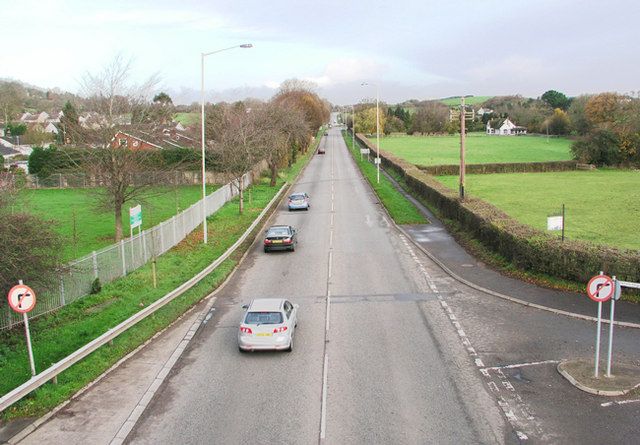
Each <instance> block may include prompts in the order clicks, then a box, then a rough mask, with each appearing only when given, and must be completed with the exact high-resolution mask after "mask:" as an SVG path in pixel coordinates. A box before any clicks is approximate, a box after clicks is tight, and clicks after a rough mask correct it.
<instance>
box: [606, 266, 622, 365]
mask: <svg viewBox="0 0 640 445" xmlns="http://www.w3.org/2000/svg"><path fill="white" fill-rule="evenodd" d="M613 283H614V284H613V288H614V292H613V298H612V299H611V317H610V319H609V353H608V354H607V355H608V357H607V377H611V356H612V355H613V317H614V314H615V311H616V300H618V299H620V294H621V293H622V292H621V290H622V289H621V287H620V282H619V281H618V280H617V279H616V276H615V275H614V276H613Z"/></svg>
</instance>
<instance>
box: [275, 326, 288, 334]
mask: <svg viewBox="0 0 640 445" xmlns="http://www.w3.org/2000/svg"><path fill="white" fill-rule="evenodd" d="M286 330H287V327H286V326H280V327H279V328H275V329H274V330H273V333H274V334H279V333H280V332H284V331H286Z"/></svg>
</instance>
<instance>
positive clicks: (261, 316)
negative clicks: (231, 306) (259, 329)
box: [244, 312, 282, 324]
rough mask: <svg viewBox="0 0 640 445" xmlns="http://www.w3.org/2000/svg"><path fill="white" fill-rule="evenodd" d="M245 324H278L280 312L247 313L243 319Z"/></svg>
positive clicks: (280, 316)
mask: <svg viewBox="0 0 640 445" xmlns="http://www.w3.org/2000/svg"><path fill="white" fill-rule="evenodd" d="M244 322H245V323H246V324H280V323H282V313H280V312H247V316H246V317H245V318H244Z"/></svg>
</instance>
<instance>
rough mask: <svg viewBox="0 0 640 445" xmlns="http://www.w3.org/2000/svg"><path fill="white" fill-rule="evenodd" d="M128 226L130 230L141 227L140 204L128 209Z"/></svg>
mask: <svg viewBox="0 0 640 445" xmlns="http://www.w3.org/2000/svg"><path fill="white" fill-rule="evenodd" d="M129 224H130V225H131V228H132V229H133V228H135V227H138V226H141V225H142V206H141V205H140V204H138V205H137V206H135V207H130V208H129Z"/></svg>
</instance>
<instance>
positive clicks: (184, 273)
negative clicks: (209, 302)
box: [0, 133, 321, 421]
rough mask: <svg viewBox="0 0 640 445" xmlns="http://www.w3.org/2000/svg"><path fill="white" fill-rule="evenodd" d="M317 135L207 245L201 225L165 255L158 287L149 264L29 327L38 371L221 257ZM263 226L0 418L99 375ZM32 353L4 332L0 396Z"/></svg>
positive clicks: (18, 379)
mask: <svg viewBox="0 0 640 445" xmlns="http://www.w3.org/2000/svg"><path fill="white" fill-rule="evenodd" d="M319 134H321V133H319ZM319 134H318V137H317V139H316V142H315V143H314V144H313V145H312V146H311V147H310V148H309V150H308V151H307V152H306V153H304V154H302V155H300V156H299V157H298V160H297V161H296V163H294V164H293V165H292V166H291V167H290V168H289V169H287V170H284V171H282V172H281V175H280V177H279V180H278V183H277V185H276V187H270V186H269V185H268V184H269V179H268V178H266V177H263V178H261V180H260V182H259V183H258V184H256V185H254V186H252V187H250V188H249V189H248V190H247V195H246V196H245V199H246V201H245V212H244V214H243V215H239V214H238V199H237V198H236V199H234V200H232V201H230V202H229V203H227V204H226V205H225V206H223V207H222V208H221V209H220V210H219V211H218V212H216V213H215V214H214V215H212V216H211V217H209V218H208V222H209V223H208V233H209V240H210V241H209V244H207V245H204V244H203V243H202V242H201V240H202V233H201V231H199V230H197V229H196V230H195V231H194V232H192V233H191V234H190V235H189V236H188V237H187V238H186V239H185V240H183V242H181V243H180V244H179V245H177V246H176V247H174V248H173V249H172V250H171V251H169V252H167V253H165V254H164V255H162V256H161V257H159V258H158V260H157V270H158V287H157V289H154V288H153V285H152V282H153V281H152V274H151V265H150V264H148V265H147V266H145V267H142V268H140V269H138V270H136V271H134V272H132V273H131V274H129V275H128V276H127V277H125V278H122V279H119V280H116V281H114V282H112V283H110V284H107V285H105V286H103V288H102V291H101V292H100V293H98V294H95V295H90V296H87V297H85V298H83V299H81V300H79V301H77V302H75V303H73V304H71V305H68V306H65V307H64V308H62V309H60V310H58V311H56V312H53V313H50V314H47V315H43V316H41V317H38V318H36V319H33V320H32V321H31V322H30V327H31V337H32V342H33V351H34V357H35V362H36V370H37V371H42V370H44V369H45V368H47V367H49V366H51V365H52V364H54V363H56V362H58V361H60V360H61V359H63V358H64V357H66V356H68V355H69V354H71V353H72V352H74V351H76V350H77V349H79V348H80V347H82V346H84V345H85V344H87V343H88V342H90V341H91V340H93V339H95V338H97V337H99V336H100V335H102V334H104V333H105V332H106V331H107V330H109V329H111V328H113V327H114V326H116V325H117V324H119V323H121V322H122V321H124V320H126V319H127V318H129V317H131V316H132V315H133V314H135V313H136V312H138V311H139V310H140V309H141V308H142V307H145V306H148V305H149V304H151V303H153V302H154V301H156V300H158V299H159V298H161V297H162V296H164V295H165V294H167V293H168V292H169V291H171V290H173V289H175V288H176V287H178V286H179V285H181V284H182V283H184V282H185V281H187V280H189V279H190V278H191V277H193V276H194V275H195V274H197V273H198V272H200V271H201V270H203V269H204V268H205V267H206V266H208V265H209V264H211V262H213V261H214V260H215V259H216V258H218V257H220V255H222V253H224V252H225V251H226V250H227V249H228V248H229V247H230V246H231V245H232V244H233V243H234V242H235V241H236V240H237V239H238V238H239V237H240V236H241V235H242V233H244V231H245V230H246V229H247V228H248V227H249V226H250V225H251V223H252V222H253V221H254V220H255V218H256V217H257V216H258V215H259V213H260V212H261V211H262V210H263V209H264V207H265V206H266V205H267V203H268V202H269V201H270V200H271V199H272V198H273V197H274V196H275V194H276V193H277V191H278V190H279V189H280V187H281V186H282V185H283V183H284V182H286V181H291V180H293V179H294V178H295V177H296V176H297V175H298V173H299V172H300V171H301V170H302V168H304V166H305V165H306V164H307V162H308V161H309V159H310V157H311V156H312V155H313V153H314V150H315V146H316V145H317V141H318V140H319ZM259 230H260V229H259V227H258V228H256V229H255V230H254V232H253V234H252V235H253V236H250V237H249V238H248V239H247V241H245V242H244V243H243V245H242V246H241V247H240V248H238V249H237V250H236V252H235V253H234V254H233V255H232V256H231V257H230V258H229V259H227V260H226V261H224V262H223V263H222V264H221V265H220V266H219V267H218V268H217V269H216V270H214V271H213V272H211V273H210V274H209V275H207V276H206V277H205V278H204V279H203V280H202V281H200V283H198V284H197V285H195V286H194V287H193V288H191V289H190V290H188V291H187V292H185V293H184V294H183V295H181V296H180V297H178V298H176V299H175V300H173V301H172V302H170V303H168V304H167V305H166V306H164V307H163V308H161V309H159V310H158V311H156V312H155V313H154V314H153V315H151V316H149V317H147V318H146V319H144V320H142V321H141V322H139V323H138V324H136V325H135V326H133V327H131V328H130V329H129V330H127V331H126V332H125V333H123V334H122V335H120V336H118V337H117V338H116V339H114V341H113V345H107V346H103V347H102V348H100V349H98V350H97V351H95V352H94V353H92V354H91V355H89V356H88V357H87V358H85V359H84V360H82V361H80V362H79V363H76V364H75V365H73V366H72V367H70V368H69V369H67V370H65V371H64V372H62V373H61V374H59V375H58V383H57V384H46V385H43V386H42V387H40V388H38V389H37V390H35V391H33V392H32V393H31V394H30V395H29V396H28V397H25V398H24V399H22V400H20V401H19V402H17V403H16V404H14V405H13V406H11V407H10V408H9V409H7V410H5V411H4V412H2V415H1V417H0V419H2V421H7V420H10V419H15V418H20V417H31V416H39V415H42V414H44V413H46V412H47V411H49V410H51V409H52V408H54V407H55V406H57V405H59V404H60V403H62V402H63V401H65V400H67V399H68V398H69V397H71V396H72V395H73V394H75V393H76V392H77V391H78V390H80V389H82V388H83V387H84V386H86V385H87V384H88V383H90V382H91V381H93V380H95V379H96V378H97V377H98V376H100V374H102V373H103V372H105V371H106V370H107V369H109V368H110V367H111V366H113V365H114V364H115V363H116V362H117V361H118V360H120V359H121V358H122V357H124V356H125V355H127V354H128V353H130V352H131V351H133V350H134V349H136V348H137V347H139V346H140V345H142V344H143V343H144V342H146V341H147V340H148V339H150V338H151V337H152V336H153V335H154V334H155V333H157V332H159V331H161V330H162V329H164V328H166V327H167V326H169V325H170V324H171V323H173V322H174V321H175V320H176V319H177V318H178V317H180V316H181V315H182V314H184V313H185V312H186V311H187V310H188V309H189V308H190V307H192V306H193V305H195V304H196V303H198V302H199V301H200V300H202V298H204V297H205V296H206V295H208V294H209V293H211V292H212V291H213V290H214V289H215V288H217V287H218V286H219V285H220V284H221V283H222V282H223V281H224V280H225V278H226V277H227V276H228V275H229V274H230V273H231V272H232V271H233V269H234V267H235V266H236V264H237V263H238V261H239V260H240V258H241V257H242V255H243V254H244V252H245V251H246V250H247V249H248V248H249V247H250V246H251V244H252V242H253V239H254V237H255V235H256V234H257V233H258V231H259ZM27 357H28V356H27V351H26V345H25V342H24V335H23V331H22V329H21V328H16V329H13V330H10V331H5V332H1V333H0V375H2V379H0V395H4V394H6V393H8V392H9V391H11V390H12V389H14V388H16V387H17V386H19V385H21V384H22V383H24V382H25V381H27V380H28V379H29V378H30V377H31V375H30V372H29V362H28V358H27Z"/></svg>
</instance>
